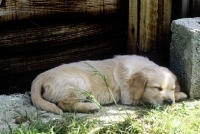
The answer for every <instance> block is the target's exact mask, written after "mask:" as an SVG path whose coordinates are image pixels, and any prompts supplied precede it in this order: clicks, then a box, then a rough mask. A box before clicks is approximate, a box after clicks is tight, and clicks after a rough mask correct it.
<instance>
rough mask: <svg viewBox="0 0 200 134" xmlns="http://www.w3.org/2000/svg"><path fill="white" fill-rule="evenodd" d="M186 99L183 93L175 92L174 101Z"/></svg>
mask: <svg viewBox="0 0 200 134" xmlns="http://www.w3.org/2000/svg"><path fill="white" fill-rule="evenodd" d="M186 98H187V95H186V94H185V93H183V92H176V93H175V100H176V101H178V100H182V99H186Z"/></svg>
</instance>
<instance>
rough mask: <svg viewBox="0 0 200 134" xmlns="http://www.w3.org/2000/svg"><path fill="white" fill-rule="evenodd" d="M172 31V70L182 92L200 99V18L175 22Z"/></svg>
mask: <svg viewBox="0 0 200 134" xmlns="http://www.w3.org/2000/svg"><path fill="white" fill-rule="evenodd" d="M171 30H172V41H171V44H170V68H171V70H172V72H174V74H175V75H176V76H177V77H178V79H179V82H180V85H181V88H182V89H181V90H182V91H185V92H186V93H188V94H189V95H190V97H192V98H197V97H200V17H198V18H184V19H178V20H174V21H173V22H172V24H171Z"/></svg>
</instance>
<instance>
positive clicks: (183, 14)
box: [180, 0, 190, 18]
mask: <svg viewBox="0 0 200 134" xmlns="http://www.w3.org/2000/svg"><path fill="white" fill-rule="evenodd" d="M189 5H190V0H182V11H181V16H180V17H181V18H184V17H188V15H189Z"/></svg>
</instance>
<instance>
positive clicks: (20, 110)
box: [0, 92, 139, 130]
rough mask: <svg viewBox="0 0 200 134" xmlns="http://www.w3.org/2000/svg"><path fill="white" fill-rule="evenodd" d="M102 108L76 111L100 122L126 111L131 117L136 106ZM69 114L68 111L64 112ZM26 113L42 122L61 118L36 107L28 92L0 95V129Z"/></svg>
mask: <svg viewBox="0 0 200 134" xmlns="http://www.w3.org/2000/svg"><path fill="white" fill-rule="evenodd" d="M103 109H104V110H100V111H99V112H97V113H94V114H81V113H77V114H76V116H77V117H83V116H84V117H86V118H89V119H90V118H91V119H99V120H100V121H101V122H102V123H104V124H106V123H109V122H116V121H117V122H119V121H123V120H124V119H125V118H127V113H129V114H130V115H131V116H132V117H133V116H135V114H134V113H135V109H139V108H138V107H132V106H125V105H118V106H116V105H111V106H104V107H103ZM64 114H69V113H67V112H66V113H64ZM26 115H28V116H29V117H30V118H31V119H37V117H38V115H40V116H39V118H40V119H42V121H43V122H47V121H49V120H55V119H62V116H61V115H56V114H53V113H49V112H46V111H41V110H38V109H36V108H35V107H34V106H33V105H32V103H31V98H30V93H29V92H26V93H24V94H12V95H0V130H8V125H10V127H11V128H12V129H14V128H16V127H17V126H18V125H19V122H17V118H18V117H21V116H26ZM26 122H27V121H24V122H23V123H22V125H26Z"/></svg>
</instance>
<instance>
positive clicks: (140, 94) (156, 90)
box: [129, 67, 180, 105]
mask: <svg viewBox="0 0 200 134" xmlns="http://www.w3.org/2000/svg"><path fill="white" fill-rule="evenodd" d="M129 86H130V94H131V96H132V98H133V99H134V100H139V99H141V100H142V102H144V103H151V104H154V105H163V104H170V105H171V104H173V103H175V91H176V92H178V91H180V86H179V83H178V81H177V78H176V76H175V75H174V74H173V73H171V72H170V71H169V70H168V69H167V68H164V67H156V68H144V69H142V70H141V71H139V72H137V73H135V74H133V75H132V77H131V79H130V80H129Z"/></svg>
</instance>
